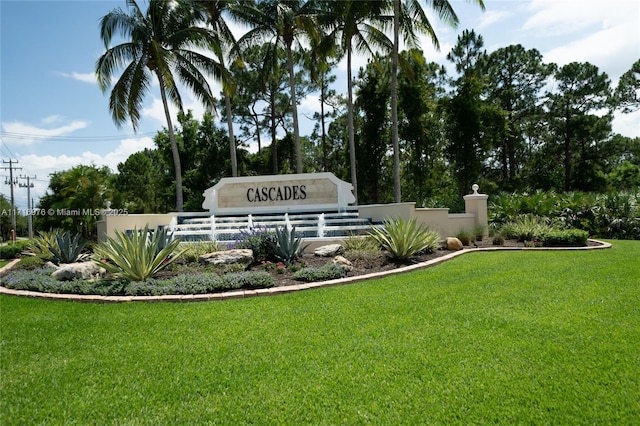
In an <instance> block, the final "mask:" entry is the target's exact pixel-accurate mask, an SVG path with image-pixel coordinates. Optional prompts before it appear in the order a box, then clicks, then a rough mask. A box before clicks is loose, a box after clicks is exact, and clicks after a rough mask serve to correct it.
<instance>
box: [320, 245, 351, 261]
mask: <svg viewBox="0 0 640 426" xmlns="http://www.w3.org/2000/svg"><path fill="white" fill-rule="evenodd" d="M342 253H344V247H342V244H327V245H325V246H320V247H318V248H317V249H315V250H314V251H313V254H315V255H316V256H321V257H331V256H336V255H338V254H342ZM345 260H346V259H345Z"/></svg>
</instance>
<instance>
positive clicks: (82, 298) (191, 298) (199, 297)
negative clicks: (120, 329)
mask: <svg viewBox="0 0 640 426" xmlns="http://www.w3.org/2000/svg"><path fill="white" fill-rule="evenodd" d="M589 241H593V242H595V243H598V244H600V245H597V246H587V247H536V248H531V247H502V246H496V247H482V248H475V249H466V250H458V251H453V252H451V253H449V254H446V255H444V256H440V257H437V258H435V259H431V260H428V261H426V262H422V263H416V264H414V265H409V266H403V267H401V268H396V269H390V270H388V271H383V272H375V273H371V274H366V275H357V276H355V277H346V278H339V279H335V280H330V281H319V282H312V283H304V284H297V285H289V286H282V287H271V288H261V289H257V290H238V291H228V292H224V293H211V294H188V295H179V294H176V295H164V296H99V295H84V294H59V293H40V292H37V291H28V290H13V289H10V288H5V287H2V286H0V294H8V295H12V296H24V297H36V298H41V299H55V300H72V301H77V302H116V303H117V302H138V301H139V302H203V301H208V300H227V299H242V298H245V297H256V296H273V295H276V294H284V293H291V292H294V291H301V290H309V289H312V288H319V287H330V286H336V285H344V284H349V283H353V282H358V281H363V280H369V279H372V278H381V277H385V276H387V275H393V274H400V273H403V272H409V271H414V270H416V269H422V268H426V267H429V266H433V265H437V264H438V263H442V262H446V261H447V260H450V259H453V258H454V257H458V256H461V255H463V254H467V253H476V252H479V251H501V250H535V251H559V250H561V251H567V250H594V249H595V250H598V249H608V248H611V244H610V243H606V242H604V241H598V240H589ZM19 260H20V259H16V260H14V261H13V262H11V263H9V264H8V265H6V266H5V267H3V268H1V269H0V277H1V276H3V275H4V274H6V273H7V272H8V271H9V269H10V268H11V267H13V266H14V265H15V264H16V263H18V262H19Z"/></svg>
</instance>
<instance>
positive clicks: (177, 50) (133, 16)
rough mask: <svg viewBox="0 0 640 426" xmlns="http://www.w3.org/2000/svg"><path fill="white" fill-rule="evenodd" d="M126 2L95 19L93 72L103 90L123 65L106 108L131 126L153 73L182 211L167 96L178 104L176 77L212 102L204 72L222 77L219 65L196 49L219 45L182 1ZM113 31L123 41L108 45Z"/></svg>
mask: <svg viewBox="0 0 640 426" xmlns="http://www.w3.org/2000/svg"><path fill="white" fill-rule="evenodd" d="M127 6H128V7H129V13H125V12H124V11H123V10H122V9H121V8H117V9H114V10H112V11H111V12H109V13H108V14H106V15H105V16H104V17H103V18H102V20H101V22H100V36H101V38H102V41H103V42H104V46H105V48H106V49H107V51H106V52H105V53H104V54H103V55H102V56H101V57H100V58H99V59H98V61H97V62H96V77H97V80H98V84H99V86H100V89H101V90H102V91H103V93H104V92H106V91H107V90H109V88H110V86H111V81H112V78H113V77H114V74H115V73H116V72H117V70H119V69H121V68H124V70H123V72H122V74H121V75H120V77H119V78H118V80H117V81H116V82H115V84H114V85H113V88H112V89H111V95H110V97H109V109H110V111H111V116H112V118H113V121H114V122H115V124H116V125H117V126H118V127H120V126H121V125H122V124H123V123H124V122H126V121H128V120H130V121H131V124H132V126H133V129H134V131H136V130H137V128H138V123H139V120H140V110H141V108H142V101H143V99H144V96H145V95H146V93H147V92H148V91H149V88H150V86H151V80H152V78H153V76H155V77H156V78H157V80H158V83H159V86H160V96H161V98H162V105H163V106H164V113H165V117H166V120H167V130H168V133H169V140H170V143H171V152H172V156H173V164H174V168H175V177H176V209H177V211H182V209H183V196H182V170H181V166H180V152H179V151H178V145H177V144H176V140H175V135H174V132H173V125H172V123H171V114H170V112H169V100H171V102H172V103H173V104H174V105H176V106H177V107H178V108H179V109H180V110H182V98H181V97H180V93H179V91H178V86H177V83H178V82H180V83H182V84H183V85H185V86H187V87H188V88H190V89H191V90H192V91H193V93H194V94H195V96H196V97H197V98H198V99H199V100H201V101H202V102H203V103H204V104H205V106H206V107H208V108H212V107H213V105H214V99H213V95H212V93H211V87H210V86H209V84H208V83H207V80H206V78H205V74H207V75H213V76H214V77H215V78H222V76H223V74H224V69H223V68H222V67H221V66H220V64H219V63H218V62H216V61H215V60H214V59H211V58H209V57H207V56H206V55H204V54H202V53H200V52H199V50H205V49H206V50H212V51H214V52H219V51H220V45H219V43H218V39H217V38H216V37H215V36H214V35H213V34H212V32H211V31H210V30H209V29H206V28H202V27H200V26H198V25H197V23H198V22H199V21H200V20H201V18H202V17H201V16H199V14H198V13H195V12H196V10H195V9H194V8H192V7H191V4H190V3H188V2H174V1H171V0H149V5H148V8H147V11H146V12H143V11H142V10H141V9H140V6H139V5H138V3H137V2H136V0H127ZM116 35H117V36H122V37H123V38H124V39H125V41H124V42H123V43H121V44H118V45H116V46H112V47H110V44H111V40H112V38H113V37H114V36H116ZM203 71H204V74H203Z"/></svg>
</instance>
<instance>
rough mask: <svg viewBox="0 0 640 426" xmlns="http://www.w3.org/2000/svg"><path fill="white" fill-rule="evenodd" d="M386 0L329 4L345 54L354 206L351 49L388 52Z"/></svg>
mask: <svg viewBox="0 0 640 426" xmlns="http://www.w3.org/2000/svg"><path fill="white" fill-rule="evenodd" d="M385 5H386V2H385V1H383V0H382V1H381V0H367V1H364V0H345V1H337V2H328V7H329V8H330V9H331V11H330V14H331V15H332V21H333V22H332V23H329V25H332V26H333V33H332V34H333V36H334V37H335V38H336V39H337V40H339V45H340V47H341V49H342V50H343V51H344V52H346V55H347V121H348V123H347V128H348V132H349V160H350V167H351V184H352V185H353V189H354V195H355V198H356V201H355V203H356V204H358V179H357V176H356V150H355V135H354V124H353V123H354V119H353V81H352V77H351V73H352V70H351V58H352V55H353V51H354V49H355V50H356V51H358V52H368V53H372V52H373V50H374V49H375V48H381V49H383V50H385V51H387V52H388V51H391V47H392V46H391V40H389V38H388V37H387V36H386V35H385V33H384V28H385V27H386V26H388V19H386V17H385V16H383V11H384V10H385Z"/></svg>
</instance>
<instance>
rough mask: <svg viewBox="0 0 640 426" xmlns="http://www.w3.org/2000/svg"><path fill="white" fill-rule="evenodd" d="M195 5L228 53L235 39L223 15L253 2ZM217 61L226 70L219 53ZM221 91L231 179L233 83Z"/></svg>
mask: <svg viewBox="0 0 640 426" xmlns="http://www.w3.org/2000/svg"><path fill="white" fill-rule="evenodd" d="M196 4H197V5H199V6H201V7H202V8H203V9H204V12H205V13H206V15H207V21H208V23H209V25H210V26H211V29H212V30H213V32H214V34H216V35H217V36H218V38H219V42H220V45H222V46H225V47H227V52H229V51H230V49H229V48H230V47H232V46H234V45H235V44H236V38H235V36H234V35H233V33H232V32H231V29H230V28H229V26H228V25H227V22H226V21H225V20H224V17H223V14H224V13H225V12H227V13H229V14H230V15H231V17H233V16H234V13H236V11H237V10H239V9H242V8H247V7H252V6H253V1H250V0H242V1H238V0H197V1H196ZM220 53H221V54H220V56H218V61H219V62H220V66H221V67H223V68H225V69H226V66H225V64H224V60H225V57H224V54H223V52H222V51H220ZM222 86H223V87H222V90H223V93H224V106H225V111H226V115H227V128H228V130H229V151H230V154H231V175H232V176H233V177H236V176H238V160H237V156H236V142H235V138H234V135H233V115H232V110H231V99H230V98H231V96H232V95H233V93H234V92H235V82H234V81H232V80H231V79H225V80H223V82H222Z"/></svg>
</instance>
